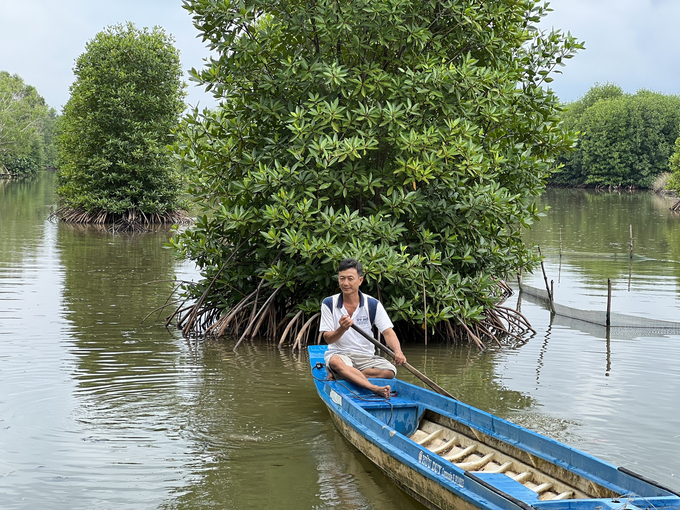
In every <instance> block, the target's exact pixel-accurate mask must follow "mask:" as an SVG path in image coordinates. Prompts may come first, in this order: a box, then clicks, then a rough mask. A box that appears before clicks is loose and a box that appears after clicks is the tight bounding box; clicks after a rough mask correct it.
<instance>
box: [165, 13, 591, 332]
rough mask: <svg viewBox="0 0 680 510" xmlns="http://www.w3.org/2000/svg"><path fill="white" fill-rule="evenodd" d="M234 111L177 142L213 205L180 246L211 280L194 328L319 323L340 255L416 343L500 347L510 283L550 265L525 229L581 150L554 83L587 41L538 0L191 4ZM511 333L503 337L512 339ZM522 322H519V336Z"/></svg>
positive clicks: (206, 74)
mask: <svg viewBox="0 0 680 510" xmlns="http://www.w3.org/2000/svg"><path fill="white" fill-rule="evenodd" d="M184 6H185V8H186V9H187V10H189V11H190V12H191V13H192V15H193V20H194V24H195V26H196V28H197V29H198V30H199V32H200V34H201V36H202V38H203V40H204V41H205V42H206V43H207V45H208V46H209V48H210V49H211V50H212V51H213V52H214V53H213V54H214V56H213V57H212V58H211V59H210V61H209V65H208V66H207V67H206V68H204V69H203V70H200V71H195V70H194V71H193V77H194V79H195V80H197V81H198V82H200V83H202V84H203V85H205V86H206V88H207V89H209V90H212V92H213V94H214V95H215V97H216V98H217V99H218V100H219V106H218V107H217V108H216V109H214V110H212V111H203V112H199V111H194V112H193V113H192V114H190V115H189V116H188V117H187V118H186V119H185V126H184V137H183V138H182V139H181V140H180V141H178V143H177V144H176V151H177V153H178V154H179V155H180V156H181V158H182V159H183V160H184V162H185V163H186V165H187V166H189V167H190V168H192V169H193V172H194V176H193V178H192V179H191V181H192V183H193V186H192V187H191V193H192V194H193V197H194V199H195V200H196V202H197V205H198V206H200V207H201V208H202V211H201V213H200V214H199V215H198V217H197V219H196V222H195V225H193V226H192V228H190V229H188V230H186V231H185V232H182V233H181V234H179V235H177V236H176V237H175V239H174V241H173V243H174V245H175V247H176V249H177V250H178V251H179V252H180V253H182V254H183V255H185V256H186V257H188V258H190V259H192V260H194V261H195V262H196V263H197V265H198V267H199V268H200V270H201V274H202V280H201V281H200V282H199V283H198V284H196V285H194V286H188V287H187V288H186V290H187V292H188V294H189V297H190V298H195V299H196V301H195V302H193V303H191V304H189V305H186V306H183V307H181V308H180V309H179V310H178V311H177V312H176V314H175V315H174V317H177V318H179V325H180V326H181V327H182V328H183V330H184V332H185V333H186V334H190V333H200V334H203V333H208V334H214V335H218V336H219V335H222V334H224V333H229V334H238V335H240V338H245V337H247V336H249V335H250V336H254V335H257V334H262V335H265V336H269V337H272V338H278V339H280V341H284V340H285V339H286V338H289V339H292V337H293V333H294V332H298V335H297V337H296V338H297V339H298V340H300V339H301V338H304V337H305V336H306V335H307V334H308V333H309V332H310V331H313V329H314V320H315V317H316V315H315V314H316V313H317V312H318V310H319V305H320V302H321V299H322V298H323V297H324V296H326V295H329V294H331V293H334V292H336V291H337V282H336V271H337V262H338V261H339V260H340V259H342V258H344V257H350V256H351V257H355V258H357V259H359V260H361V261H362V263H363V264H364V269H365V271H366V282H365V283H364V287H363V288H364V290H365V291H367V292H369V293H371V294H372V295H375V296H376V297H378V298H380V299H381V300H382V301H383V302H384V303H385V305H386V307H387V309H388V310H389V312H390V314H391V316H392V318H393V319H394V320H396V321H398V324H397V327H398V328H407V327H408V328H410V330H411V332H415V334H418V335H420V336H421V338H422V337H423V336H424V335H426V334H427V333H429V334H430V335H431V334H432V333H435V334H437V335H441V337H442V338H453V337H458V336H460V335H463V337H470V336H473V337H479V336H480V335H489V336H492V335H493V334H495V333H496V332H497V331H499V330H504V329H507V328H505V327H503V325H502V324H501V321H502V320H504V319H508V320H510V321H511V323H512V324H513V325H514V324H516V321H519V320H520V319H519V318H518V317H517V316H516V315H513V314H511V313H509V312H508V311H507V310H506V309H503V308H501V307H496V306H495V305H496V304H497V303H498V300H499V297H500V292H501V291H499V286H498V282H497V278H500V277H502V276H504V275H507V274H509V273H512V272H514V271H517V270H519V269H520V268H523V269H530V268H531V267H533V266H534V264H535V263H536V258H535V256H534V255H533V254H532V252H531V250H530V249H529V248H528V247H527V246H525V245H524V243H523V242H522V239H521V235H520V229H521V228H522V227H529V226H530V225H531V223H532V222H533V221H534V220H536V218H537V216H538V215H539V212H540V211H538V209H537V208H536V206H534V199H535V197H536V195H538V194H539V193H540V192H541V191H542V190H543V189H544V185H545V181H546V179H547V177H548V175H549V174H550V171H551V165H552V162H553V160H554V158H555V157H556V155H557V154H559V153H561V152H562V151H564V150H566V149H567V148H568V147H569V146H571V144H572V143H573V139H572V138H571V137H570V135H568V134H567V133H565V132H564V131H563V130H562V128H561V126H560V119H559V115H558V114H559V111H558V110H559V104H558V99H557V98H556V97H555V95H554V94H553V92H552V91H551V90H550V88H549V87H548V86H547V83H549V82H550V81H551V80H552V78H551V77H550V74H551V73H552V72H554V71H555V70H556V69H558V68H559V66H561V65H563V63H564V61H565V60H566V59H569V58H570V57H572V55H573V54H574V52H575V51H577V49H578V48H580V47H581V45H580V43H578V42H577V41H576V40H575V39H574V38H572V37H571V36H569V35H565V34H562V33H560V32H550V33H544V32H540V31H538V30H537V29H536V28H535V27H536V25H537V24H538V23H539V21H540V19H541V17H543V16H544V15H545V13H546V7H545V6H543V5H541V4H540V3H539V2H537V1H534V0H522V1H512V2H482V1H479V0H463V1H461V0H456V1H446V0H445V1H442V0H431V1H412V0H409V1H407V0H371V1H368V0H351V1H344V2H337V1H335V0H332V1H330V0H329V1H326V0H317V1H314V2H298V1H289V0H281V1H278V2H269V1H265V0H240V1H224V2H214V1H211V0H186V1H185V2H184ZM497 328H498V329H497ZM509 329H512V327H510V328H509Z"/></svg>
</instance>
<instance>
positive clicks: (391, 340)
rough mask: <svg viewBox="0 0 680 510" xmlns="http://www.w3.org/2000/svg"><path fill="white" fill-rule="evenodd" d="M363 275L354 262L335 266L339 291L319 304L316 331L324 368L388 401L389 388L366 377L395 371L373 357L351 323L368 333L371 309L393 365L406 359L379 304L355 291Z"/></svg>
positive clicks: (390, 374) (386, 376)
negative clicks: (323, 348) (323, 347)
mask: <svg viewBox="0 0 680 510" xmlns="http://www.w3.org/2000/svg"><path fill="white" fill-rule="evenodd" d="M363 276H364V271H363V268H362V267H361V264H360V263H359V262H358V261H356V260H354V259H345V260H343V261H341V262H340V264H339V265H338V283H339V284H340V290H341V291H342V292H341V293H340V294H336V295H334V296H331V297H329V298H326V299H324V301H323V304H322V305H321V327H320V330H321V331H322V332H323V337H324V340H326V343H327V344H328V351H327V352H326V359H325V361H326V366H327V367H328V368H330V369H331V370H332V373H333V375H334V376H335V377H336V378H337V379H345V380H347V381H350V382H352V383H354V384H356V385H357V386H361V387H362V388H366V389H368V390H370V391H372V392H373V393H375V394H376V395H379V396H381V397H385V398H390V391H391V388H390V386H378V385H375V384H373V383H371V382H370V381H369V380H368V379H367V378H368V377H379V378H384V379H392V378H393V377H394V376H395V375H396V373H397V369H396V368H395V366H394V365H393V364H392V363H390V362H389V361H387V360H386V359H385V358H383V357H381V356H376V355H375V346H374V345H373V344H372V343H371V342H369V341H368V340H366V339H365V338H364V337H363V336H361V334H359V333H358V332H357V331H354V330H353V329H351V327H352V324H356V325H357V326H358V327H359V328H361V329H363V330H364V331H366V333H368V334H369V335H370V334H372V332H371V327H372V324H371V317H370V315H371V313H370V311H369V308H372V309H373V308H374V309H375V318H374V321H373V322H374V325H375V326H376V327H377V328H378V331H380V332H381V333H382V335H383V337H384V338H385V342H386V343H387V345H388V346H389V347H390V348H391V349H392V351H394V353H395V355H396V356H395V359H394V361H395V363H396V364H397V365H402V364H404V363H406V357H405V356H404V353H402V352H401V346H400V344H399V339H398V338H397V335H396V333H395V332H394V329H393V324H392V322H391V321H390V318H389V317H388V316H387V312H386V311H385V308H384V307H383V305H382V303H380V302H379V301H377V300H375V299H374V298H371V297H370V296H367V295H365V294H363V293H362V292H361V291H360V290H359V287H360V286H361V284H362V283H363V281H364V277H363ZM370 300H372V302H371V301H370Z"/></svg>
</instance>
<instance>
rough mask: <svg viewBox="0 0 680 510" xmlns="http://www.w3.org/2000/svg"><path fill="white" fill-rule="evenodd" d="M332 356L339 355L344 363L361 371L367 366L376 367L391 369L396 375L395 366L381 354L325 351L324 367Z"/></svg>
mask: <svg viewBox="0 0 680 510" xmlns="http://www.w3.org/2000/svg"><path fill="white" fill-rule="evenodd" d="M333 356H340V359H341V360H342V361H343V362H344V363H345V365H348V366H350V367H354V368H356V369H357V370H360V371H362V372H363V371H364V370H366V369H367V368H377V369H378V370H391V371H392V372H393V373H394V375H397V368H396V367H395V366H394V365H393V364H392V363H390V362H389V361H387V360H386V359H385V358H383V357H382V356H368V355H366V354H361V353H358V352H343V353H342V354H340V353H334V352H329V351H326V356H325V359H324V361H325V362H326V367H328V362H329V361H330V359H331V358H332V357H333Z"/></svg>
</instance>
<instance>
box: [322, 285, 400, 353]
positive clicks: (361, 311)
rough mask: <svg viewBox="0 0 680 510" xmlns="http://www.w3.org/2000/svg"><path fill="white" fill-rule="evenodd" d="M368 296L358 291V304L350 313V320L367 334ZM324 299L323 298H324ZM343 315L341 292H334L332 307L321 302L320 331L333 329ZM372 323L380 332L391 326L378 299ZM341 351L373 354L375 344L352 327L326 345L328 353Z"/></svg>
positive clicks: (368, 323) (369, 325) (345, 313)
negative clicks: (352, 312)
mask: <svg viewBox="0 0 680 510" xmlns="http://www.w3.org/2000/svg"><path fill="white" fill-rule="evenodd" d="M369 297H370V296H368V295H367V294H364V293H362V292H361V291H359V306H357V309H356V310H355V311H354V314H353V315H352V320H353V321H354V324H356V325H357V326H358V327H359V328H361V329H363V330H364V331H365V332H366V333H368V334H369V335H371V334H372V332H371V322H370V317H369V315H368V298H369ZM324 301H325V300H324ZM343 315H348V314H347V310H345V307H344V305H343V303H342V294H335V295H334V296H333V306H332V309H331V308H329V307H328V306H327V305H326V304H325V303H322V304H321V325H320V328H319V329H320V331H322V332H323V331H335V330H336V329H338V328H339V327H340V318H341V317H342V316H343ZM374 325H375V326H376V327H377V328H378V331H380V332H381V333H382V332H383V331H385V330H386V329H389V328H391V327H393V326H394V325H393V324H392V321H390V318H389V317H388V315H387V312H386V311H385V307H384V306H383V305H382V303H381V302H380V301H378V306H377V308H376V311H375V320H374ZM343 352H358V353H361V354H366V355H368V356H373V355H375V346H374V345H373V344H372V343H371V342H369V341H368V340H366V339H365V338H364V337H363V336H361V334H360V333H358V332H357V331H354V330H353V329H351V328H350V329H348V330H347V331H345V333H344V334H343V335H342V336H341V337H340V340H338V341H337V342H335V343H332V344H330V345H329V346H328V353H335V354H341V353H343Z"/></svg>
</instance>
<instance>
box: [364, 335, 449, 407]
mask: <svg viewBox="0 0 680 510" xmlns="http://www.w3.org/2000/svg"><path fill="white" fill-rule="evenodd" d="M351 327H352V329H353V330H354V331H357V332H358V333H359V334H361V336H363V337H364V338H365V339H366V340H368V341H369V342H371V343H372V344H373V345H375V346H376V347H377V348H378V349H380V350H381V351H383V352H384V353H386V354H387V355H389V356H392V359H394V358H395V354H394V351H393V350H392V349H390V348H389V347H387V346H386V345H383V344H381V343H380V342H378V341H377V340H376V339H375V338H373V337H372V336H371V335H369V334H368V333H366V332H365V331H364V330H363V329H361V328H359V327H358V326H357V325H356V324H352V326H351ZM401 366H402V367H404V368H405V369H406V370H408V371H409V372H411V373H412V374H413V375H415V376H416V377H417V378H418V379H420V380H421V381H423V382H424V383H425V384H427V385H428V386H429V387H430V388H432V389H433V390H434V391H436V392H437V393H439V394H440V395H444V396H445V397H449V398H452V399H453V400H458V399H457V398H456V397H454V396H453V395H451V394H450V393H449V392H448V391H446V390H445V389H444V388H442V387H441V386H439V385H438V384H437V383H436V382H434V381H433V380H432V379H430V378H429V377H427V376H426V375H425V374H423V373H422V372H420V371H418V370H416V369H415V368H414V367H413V366H411V365H410V364H408V363H404V364H403V365H401Z"/></svg>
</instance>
